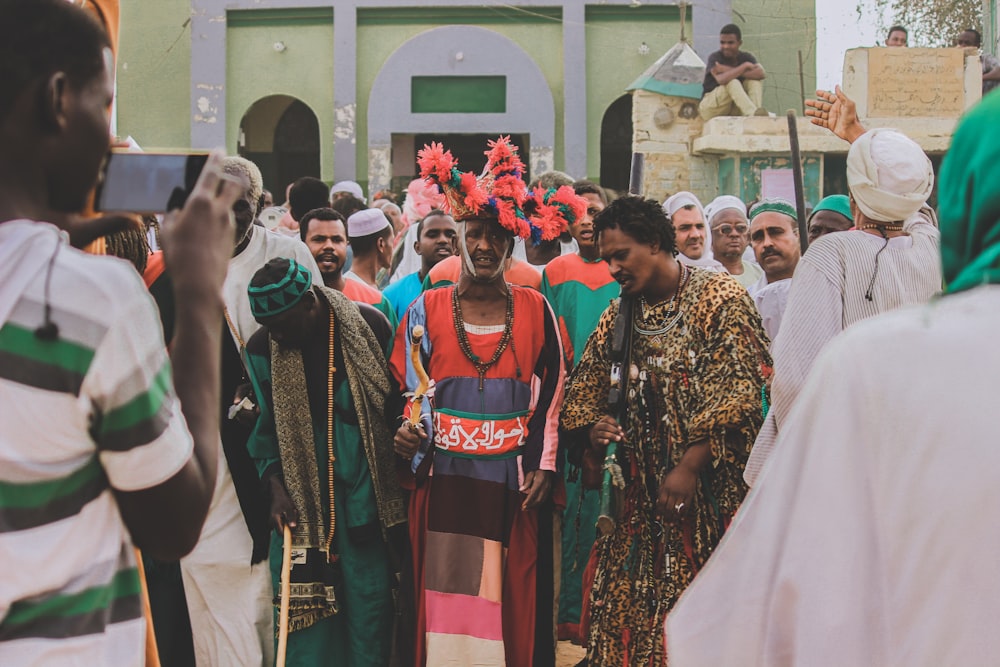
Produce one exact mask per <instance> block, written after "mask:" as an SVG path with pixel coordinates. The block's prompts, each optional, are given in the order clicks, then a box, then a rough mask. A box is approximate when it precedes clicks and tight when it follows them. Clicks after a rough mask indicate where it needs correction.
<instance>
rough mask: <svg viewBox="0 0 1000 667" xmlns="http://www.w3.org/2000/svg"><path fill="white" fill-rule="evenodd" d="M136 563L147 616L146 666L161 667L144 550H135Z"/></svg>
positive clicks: (143, 606)
mask: <svg viewBox="0 0 1000 667" xmlns="http://www.w3.org/2000/svg"><path fill="white" fill-rule="evenodd" d="M135 563H136V567H137V568H138V570H139V587H140V588H141V589H142V615H143V616H145V617H146V667H160V653H159V651H157V649H156V632H155V631H154V630H153V609H152V607H150V606H149V586H147V585H146V568H144V567H143V566H142V552H141V551H139V550H138V549H136V550H135Z"/></svg>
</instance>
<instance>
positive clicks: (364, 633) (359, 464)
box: [247, 330, 393, 667]
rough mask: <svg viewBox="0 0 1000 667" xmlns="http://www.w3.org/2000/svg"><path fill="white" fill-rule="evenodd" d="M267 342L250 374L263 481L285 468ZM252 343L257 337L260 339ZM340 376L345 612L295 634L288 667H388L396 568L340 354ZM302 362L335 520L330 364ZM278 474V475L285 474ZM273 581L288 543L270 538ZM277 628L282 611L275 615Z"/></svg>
mask: <svg viewBox="0 0 1000 667" xmlns="http://www.w3.org/2000/svg"><path fill="white" fill-rule="evenodd" d="M259 333H260V334H263V344H259V343H261V341H259V340H257V341H255V340H254V339H251V342H250V343H248V345H247V362H248V371H249V374H250V377H251V381H252V382H253V384H254V391H255V393H256V395H257V396H258V397H260V399H261V400H260V411H261V414H260V418H259V421H258V424H257V428H256V429H255V431H254V434H253V435H252V436H251V438H250V441H249V442H248V443H247V447H248V448H249V450H250V455H251V456H252V457H253V459H254V461H255V462H256V464H257V469H258V472H260V473H261V475H262V476H263V475H264V474H265V472H266V471H267V470H268V469H269V468H273V467H274V466H278V465H279V464H280V458H279V456H280V455H279V449H278V439H277V435H276V433H275V426H274V416H273V412H272V410H273V402H272V400H271V359H270V355H269V345H268V340H267V339H268V337H267V335H266V334H267V331H266V330H261V332H259ZM254 338H257V336H256V335H255V336H254ZM337 357H338V358H337V359H336V360H335V363H336V367H337V369H338V371H337V374H336V375H335V376H334V387H335V389H334V421H333V429H334V435H333V449H334V456H335V457H336V465H335V466H334V498H335V500H334V505H335V509H336V530H335V532H334V541H333V548H334V551H336V552H337V553H338V554H339V555H340V559H341V563H342V572H343V573H344V576H343V580H342V581H341V582H340V585H339V586H338V587H337V600H338V602H339V604H340V612H339V613H338V614H337V615H335V616H332V617H329V618H325V619H322V620H320V621H319V622H317V623H315V624H314V625H312V626H310V627H308V628H305V629H302V630H298V631H296V632H293V633H290V634H289V637H288V657H287V664H288V665H310V666H312V665H337V666H338V667H361V666H365V667H367V666H369V665H370V666H384V665H387V664H388V662H389V653H390V650H391V641H390V640H391V637H392V625H393V604H392V587H391V567H390V562H389V556H388V551H387V548H386V546H385V543H384V542H383V540H382V536H381V533H380V530H379V518H378V509H377V505H376V501H375V490H374V487H373V484H372V478H371V472H370V469H369V467H368V460H367V458H366V457H365V452H364V448H363V445H362V441H361V434H360V432H359V431H358V427H357V425H356V424H353V423H351V422H352V421H353V419H352V415H354V414H355V409H354V401H353V400H352V398H351V393H350V389H349V385H348V382H347V378H346V375H345V373H344V372H343V370H342V369H343V367H344V364H343V360H342V358H339V357H340V350H339V348H338V349H337ZM303 360H304V362H305V368H306V374H307V380H306V384H307V389H308V392H309V403H310V408H311V414H312V418H313V419H312V422H313V435H314V440H313V443H314V446H315V450H316V463H317V467H318V469H319V478H320V489H321V492H322V494H321V495H322V499H323V512H322V514H323V516H324V517H328V516H329V493H328V491H327V481H326V480H327V469H328V464H329V457H328V454H327V443H326V419H327V410H326V401H327V398H326V392H327V390H326V373H325V369H326V364H325V363H322V364H317V363H310V361H311V359H310V356H309V354H308V352H306V353H305V354H304V359H303ZM279 469H280V468H279ZM269 557H270V564H271V580H272V584H273V585H274V590H275V591H278V590H279V576H280V571H281V557H282V541H281V538H280V537H279V536H278V535H277V533H274V532H272V534H271V548H270V556H269ZM275 627H277V610H275Z"/></svg>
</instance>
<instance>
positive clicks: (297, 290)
mask: <svg viewBox="0 0 1000 667" xmlns="http://www.w3.org/2000/svg"><path fill="white" fill-rule="evenodd" d="M279 270H280V269H279ZM311 286H312V273H311V272H310V271H309V269H307V268H306V267H304V266H302V265H301V264H299V263H298V262H296V261H295V260H294V259H289V260H288V271H286V272H285V275H284V277H282V279H281V280H279V281H278V282H275V283H271V284H269V285H262V286H260V287H255V286H254V285H250V286H249V287H247V295H248V296H249V297H250V312H252V313H253V316H254V317H255V318H256V319H258V320H259V319H261V318H264V317H274V316H275V315H280V314H281V313H283V312H285V311H286V310H288V309H289V308H292V307H294V306H295V304H297V303H298V302H299V301H301V300H302V295H303V294H305V293H306V292H308V291H309V288H310V287H311Z"/></svg>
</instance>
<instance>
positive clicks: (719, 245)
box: [705, 195, 764, 290]
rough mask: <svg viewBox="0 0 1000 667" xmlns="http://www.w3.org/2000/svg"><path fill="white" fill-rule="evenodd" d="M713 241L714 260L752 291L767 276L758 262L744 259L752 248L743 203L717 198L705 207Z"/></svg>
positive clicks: (724, 197) (729, 196) (722, 197)
mask: <svg viewBox="0 0 1000 667" xmlns="http://www.w3.org/2000/svg"><path fill="white" fill-rule="evenodd" d="M705 219H706V220H707V221H708V229H709V234H710V235H711V238H712V256H713V257H714V258H715V259H716V261H718V262H719V263H720V264H722V266H723V267H724V268H725V269H726V271H728V272H729V275H731V276H732V277H733V278H735V279H736V282H738V283H739V284H740V285H743V286H744V287H746V288H747V289H748V290H749V289H750V287H751V286H752V285H753V284H754V283H756V282H757V281H758V280H760V278H761V277H762V276H763V275H764V272H763V271H762V270H761V268H760V267H759V266H757V264H756V263H754V262H748V261H746V260H745V259H743V255H744V253H745V252H746V249H747V246H748V245H750V222H749V220H747V207H746V204H744V203H743V200H742V199H740V198H739V197H734V196H732V195H722V196H721V197H716V198H715V199H713V200H712V202H711V203H710V204H709V205H708V206H706V207H705Z"/></svg>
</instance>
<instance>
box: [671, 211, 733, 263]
mask: <svg viewBox="0 0 1000 667" xmlns="http://www.w3.org/2000/svg"><path fill="white" fill-rule="evenodd" d="M663 210H665V211H666V212H667V217H669V218H670V222H671V223H673V225H674V235H675V238H676V247H677V251H678V255H677V259H679V260H680V261H681V263H683V264H687V265H688V266H699V267H701V268H703V269H709V270H712V271H722V270H723V268H722V264H719V262H717V261H715V259H713V258H712V233H711V231H710V230H709V229H708V228H707V227H706V226H705V209H704V207H703V206H702V205H701V202H700V201H699V200H698V198H697V197H695V196H694V195H693V194H692V193H690V192H683V191H682V192H678V193H677V194H675V195H672V196H670V197H668V198H667V201H665V202H663Z"/></svg>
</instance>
